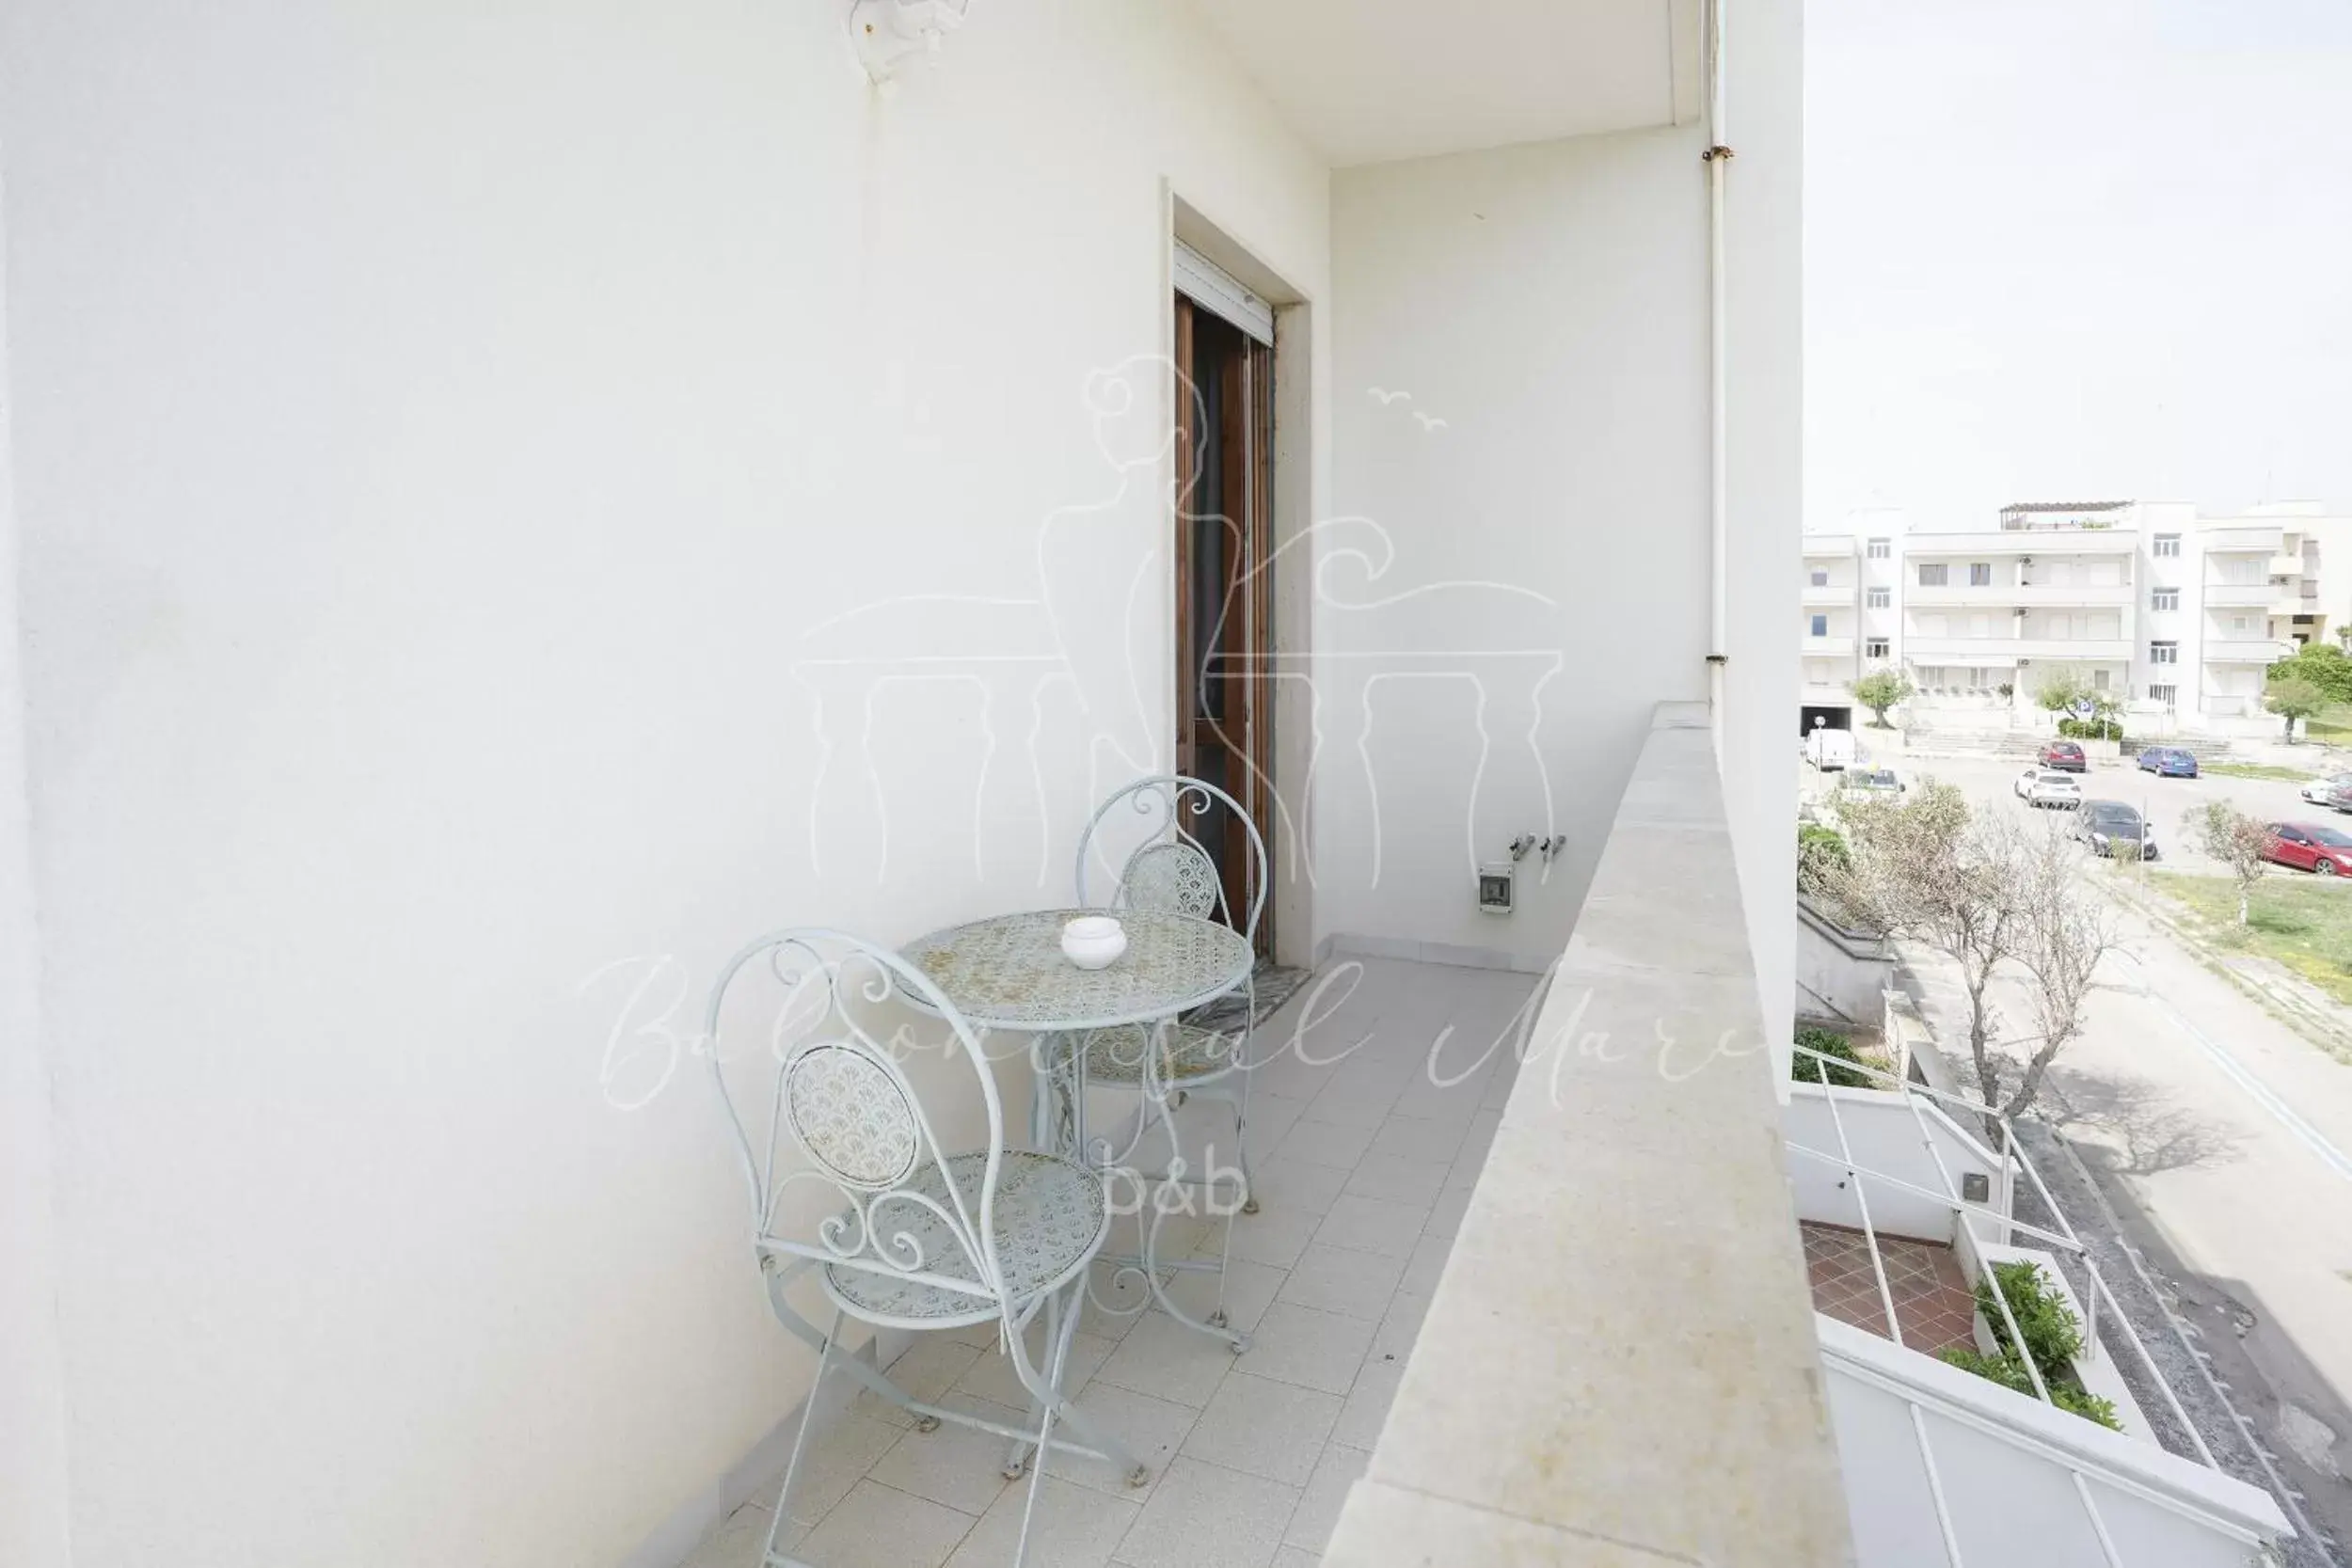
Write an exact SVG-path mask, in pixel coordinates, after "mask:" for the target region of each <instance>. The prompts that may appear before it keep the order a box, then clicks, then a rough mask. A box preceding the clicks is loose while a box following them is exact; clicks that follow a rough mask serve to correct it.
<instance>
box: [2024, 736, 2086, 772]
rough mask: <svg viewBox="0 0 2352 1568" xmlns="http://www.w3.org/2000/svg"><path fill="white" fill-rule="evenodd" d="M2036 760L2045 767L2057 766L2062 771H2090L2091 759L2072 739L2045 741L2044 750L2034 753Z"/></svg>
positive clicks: (2043, 743)
mask: <svg viewBox="0 0 2352 1568" xmlns="http://www.w3.org/2000/svg"><path fill="white" fill-rule="evenodd" d="M2034 760H2035V761H2036V762H2039V763H2040V764H2042V767H2044V768H2057V769H2058V771H2059V772H2061V773H2088V772H2090V758H2088V757H2086V756H2084V755H2083V749H2082V748H2081V747H2080V746H2077V745H2075V744H2074V742H2073V741H2071V740H2045V741H2043V742H2042V750H2040V751H2039V752H2035V753H2034Z"/></svg>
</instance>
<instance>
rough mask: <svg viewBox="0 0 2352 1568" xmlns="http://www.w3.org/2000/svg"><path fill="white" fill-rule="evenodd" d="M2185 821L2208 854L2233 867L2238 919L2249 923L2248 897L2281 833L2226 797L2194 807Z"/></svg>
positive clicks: (2266, 864) (2260, 878) (2232, 874)
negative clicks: (2235, 881) (2235, 880)
mask: <svg viewBox="0 0 2352 1568" xmlns="http://www.w3.org/2000/svg"><path fill="white" fill-rule="evenodd" d="M2182 825H2183V826H2184V827H2185V828H2186V829H2187V830H2188V832H2189V834H2190V836H2192V837H2193V838H2195V839H2196V840H2197V843H2198V846H2199V847H2201V848H2202V849H2203V850H2204V851H2205V853H2206V854H2208V855H2211V856H2212V857H2213V858H2214V859H2215V860H2217V861H2219V862H2220V863H2222V864H2224V865H2226V866H2228V867H2229V868H2230V875H2231V876H2233V877H2234V878H2236V879H2237V923H2238V924H2239V925H2241V926H2243V925H2245V924H2246V912H2247V900H2248V898H2249V896H2250V895H2252V893H2253V891H2254V884H2255V883H2256V882H2259V881H2261V880H2262V878H2263V871H2264V869H2265V867H2266V866H2268V865H2269V863H2270V855H2271V851H2272V850H2273V849H2274V848H2275V847H2277V842H2278V835H2276V834H2275V833H2273V832H2271V831H2270V829H2269V827H2268V825H2267V824H2265V823H2263V822H2259V821H2257V820H2255V819H2254V818H2253V817H2250V816H2247V815H2246V814H2245V813H2244V812H2242V811H2240V810H2238V809H2237V808H2236V807H2235V806H2233V805H2232V804H2230V802H2229V801H2227V800H2213V801H2209V802H2207V803H2206V804H2204V805H2201V806H2199V807H2197V808H2196V809H2195V810H2193V811H2191V812H2190V813H2189V814H2188V815H2187V816H2185V817H2184V818H2183V819H2182Z"/></svg>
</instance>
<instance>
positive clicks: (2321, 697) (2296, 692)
mask: <svg viewBox="0 0 2352 1568" xmlns="http://www.w3.org/2000/svg"><path fill="white" fill-rule="evenodd" d="M2272 668H2273V669H2274V670H2275V669H2284V668H2285V663H2284V662H2283V661H2282V662H2281V663H2280V664H2278V665H2274V666H2273V667H2272ZM2263 706H2265V707H2266V708H2268V709H2269V710H2270V711H2271V712H2273V713H2275V714H2277V715H2278V716H2279V717H2280V718H2281V719H2283V720H2285V721H2286V724H2287V741H2288V743H2289V744H2290V745H2291V744H2293V743H2294V740H2295V721H2296V720H2297V719H2309V718H2310V717H2311V716H2312V714H2314V713H2318V712H2320V711H2322V710H2323V709H2325V708H2326V707H2327V706H2328V693H2327V692H2325V691H2322V690H2321V689H2319V687H2318V686H2317V685H2316V684H2315V683H2313V682H2312V681H2308V680H2305V679H2304V678H2303V677H2302V676H2300V675H2283V676H2281V675H2278V674H2273V675H2272V676H2271V677H2270V685H2269V686H2268V687H2267V688H2266V689H2265V690H2264V692H2263Z"/></svg>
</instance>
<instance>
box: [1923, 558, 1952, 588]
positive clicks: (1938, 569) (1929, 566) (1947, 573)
mask: <svg viewBox="0 0 2352 1568" xmlns="http://www.w3.org/2000/svg"><path fill="white" fill-rule="evenodd" d="M1951 576H1952V574H1951V569H1950V568H1949V567H1947V565H1945V563H1944V562H1941V561H1922V562H1919V586H1920V587H1922V588H1941V587H1943V586H1944V585H1945V584H1946V583H1947V582H1949V581H1950V580H1951Z"/></svg>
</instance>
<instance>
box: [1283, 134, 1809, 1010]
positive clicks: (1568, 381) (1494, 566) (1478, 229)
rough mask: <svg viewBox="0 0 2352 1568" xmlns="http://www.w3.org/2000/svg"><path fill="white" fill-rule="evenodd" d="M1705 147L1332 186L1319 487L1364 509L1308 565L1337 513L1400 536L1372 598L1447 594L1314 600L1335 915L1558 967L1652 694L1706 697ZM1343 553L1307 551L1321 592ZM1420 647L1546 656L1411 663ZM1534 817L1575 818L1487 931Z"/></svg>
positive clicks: (1590, 143) (1323, 838)
mask: <svg viewBox="0 0 2352 1568" xmlns="http://www.w3.org/2000/svg"><path fill="white" fill-rule="evenodd" d="M1706 145H1707V142H1706V137H1705V135H1704V134H1703V132H1702V131H1701V130H1700V129H1699V128H1698V127H1695V126H1693V127H1690V128H1688V129H1684V130H1668V131H1656V132H1646V133H1639V134H1631V135H1614V136H1593V137H1582V138H1578V139H1575V140H1571V141H1564V142H1553V143H1549V144H1544V145H1539V146H1533V147H1517V148H1509V149H1503V150H1496V151H1489V152H1477V153H1466V154H1461V155H1457V156H1453V157H1444V158H1431V159H1423V160H1418V161H1414V162H1408V163H1401V164H1389V165H1381V166H1373V167H1364V168H1351V169H1344V170H1341V171H1339V172H1338V173H1336V174H1334V176H1333V177H1332V202H1331V227H1332V240H1331V244H1332V277H1333V285H1334V293H1335V295H1336V299H1337V309H1336V313H1335V325H1334V328H1333V331H1334V337H1333V344H1332V369H1333V382H1334V385H1335V386H1336V387H1337V388H1339V392H1338V394H1337V396H1336V397H1335V398H1334V400H1333V422H1332V473H1333V485H1334V489H1333V502H1334V511H1335V513H1336V515H1338V516H1339V517H1340V518H1343V519H1360V522H1356V521H1351V522H1349V523H1347V524H1346V525H1345V526H1344V529H1343V530H1335V531H1333V532H1332V534H1331V536H1330V540H1329V543H1328V544H1327V546H1326V549H1327V553H1328V551H1330V550H1331V549H1334V548H1338V547H1341V546H1346V545H1349V544H1352V543H1358V542H1359V541H1357V540H1355V539H1353V538H1352V537H1351V533H1350V531H1357V532H1360V533H1362V534H1363V535H1364V539H1363V541H1362V542H1363V543H1366V544H1367V545H1369V544H1370V543H1371V542H1373V541H1377V542H1378V544H1379V545H1380V546H1381V547H1383V548H1387V549H1391V550H1392V551H1393V554H1394V559H1395V561H1396V563H1397V564H1396V567H1395V568H1394V570H1393V571H1392V572H1391V578H1395V579H1402V580H1401V581H1398V582H1397V583H1396V585H1395V586H1394V587H1389V586H1386V585H1383V584H1377V583H1374V584H1368V585H1367V587H1368V589H1369V593H1368V594H1367V595H1366V596H1369V595H1370V594H1371V593H1378V594H1387V593H1396V592H1401V591H1406V590H1410V589H1413V588H1416V587H1419V586H1421V585H1422V584H1423V583H1425V582H1428V581H1431V580H1433V579H1435V580H1444V579H1452V580H1454V581H1455V582H1458V583H1461V584H1463V585H1464V586H1462V587H1460V588H1458V589H1451V590H1449V591H1448V592H1446V593H1444V594H1428V595H1425V596H1424V597H1423V598H1422V600H1421V601H1419V602H1418V603H1415V604H1408V605H1406V606H1404V607H1401V610H1400V611H1398V612H1394V613H1391V614H1390V615H1387V616H1384V617H1373V616H1365V615H1359V614H1355V613H1351V612H1349V611H1348V610H1345V609H1344V608H1343V607H1342V606H1341V605H1339V604H1338V603H1335V601H1336V600H1338V599H1339V598H1341V596H1342V595H1341V594H1338V593H1327V594H1324V595H1322V596H1321V598H1320V600H1319V602H1318V604H1317V606H1316V611H1315V615H1316V619H1315V632H1316V637H1317V640H1318V646H1319V652H1320V654H1321V655H1322V656H1324V658H1325V660H1327V662H1323V663H1321V664H1320V666H1319V670H1318V677H1319V678H1318V691H1317V697H1318V701H1319V702H1320V703H1321V705H1322V707H1323V711H1324V712H1325V713H1326V714H1327V715H1328V716H1329V717H1328V718H1327V720H1326V723H1327V725H1339V726H1345V725H1347V724H1348V723H1349V722H1350V720H1349V717H1348V716H1349V715H1350V714H1352V713H1358V712H1367V711H1368V720H1367V721H1368V723H1369V726H1370V727H1369V735H1368V756H1369V762H1370V771H1371V774H1372V777H1373V778H1374V779H1376V781H1377V789H1376V790H1375V788H1373V787H1372V784H1371V783H1370V782H1369V781H1366V780H1364V779H1362V777H1361V775H1360V773H1357V772H1347V773H1344V774H1343V770H1342V769H1341V768H1338V767H1336V766H1333V767H1331V768H1327V771H1326V773H1325V774H1324V775H1323V776H1324V777H1325V778H1327V779H1328V781H1329V783H1328V784H1327V786H1326V787H1325V788H1324V789H1322V790H1321V791H1319V794H1318V800H1317V807H1318V810H1319V811H1320V812H1321V813H1322V817H1321V822H1320V825H1319V834H1318V839H1317V861H1318V886H1317V890H1316V891H1317V913H1318V923H1319V924H1320V925H1321V926H1322V927H1323V928H1324V929H1325V930H1327V931H1330V932H1336V933H1339V934H1340V935H1341V936H1342V937H1343V938H1346V937H1351V936H1358V935H1362V936H1371V937H1375V938H1385V939H1396V940H1420V941H1434V942H1451V943H1455V944H1459V945H1463V946H1473V947H1486V948H1502V949H1506V950H1508V951H1509V952H1510V953H1512V954H1514V955H1517V956H1518V957H1519V958H1522V959H1523V960H1524V961H1526V962H1528V963H1529V964H1531V965H1541V964H1544V963H1547V962H1549V961H1550V959H1551V958H1554V957H1556V956H1557V955H1558V954H1559V952H1560V950H1561V948H1562V947H1564V946H1565V945H1566V942H1567V938H1568V930H1569V927H1570V925H1571V923H1572V922H1573V920H1574V917H1575V913H1576V909H1577V902H1578V899H1579V897H1580V896H1581V894H1582V891H1583V888H1584V885H1585V883H1586V881H1587V880H1588V879H1589V878H1590V877H1591V875H1592V870H1593V866H1594V864H1595V863H1596V861H1597V857H1598V855H1599V853H1600V847H1601V841H1602V837H1603V834H1604V833H1605V832H1606V829H1607V826H1608V823H1609V820H1610V806H1611V803H1612V802H1613V800H1615V799H1616V796H1617V793H1618V791H1619V790H1620V789H1621V788H1622V787H1623V786H1624V783H1625V773H1626V769H1627V768H1628V767H1629V766H1630V764H1631V761H1632V757H1633V752H1634V749H1635V747H1636V746H1638V744H1639V742H1640V738H1641V736H1642V735H1643V734H1644V732H1645V729H1646V727H1647V725H1648V722H1649V716H1650V712H1651V709H1652V708H1653V707H1654V706H1655V705H1657V704H1658V703H1659V702H1661V701H1668V700H1693V699H1698V698H1702V697H1704V696H1705V694H1706V674H1705V665H1704V662H1703V659H1704V656H1705V654H1706V652H1707V647H1706V642H1707V630H1708V628H1707V591H1706V582H1707V538H1708V534H1707V319H1706V314H1705V309H1704V303H1705V299H1706V277H1707V275H1706V264H1707V252H1706V229H1705V223H1706V215H1707V214H1706V210H1705V207H1704V205H1703V203H1702V202H1701V201H1700V200H1699V199H1698V198H1697V193H1694V191H1693V190H1692V182H1691V180H1690V169H1691V167H1692V164H1693V163H1694V162H1695V160H1696V159H1697V157H1698V154H1699V151H1700V150H1702V149H1703V148H1705V147H1706ZM1693 302H1697V304H1698V307H1699V308H1698V309H1693V308H1692V306H1693ZM1374 387H1377V388H1383V389H1387V390H1391V391H1394V390H1403V391H1406V392H1408V393H1409V394H1410V402H1409V404H1406V403H1398V404H1384V403H1382V402H1380V401H1379V400H1377V399H1375V398H1374V397H1372V396H1370V395H1368V393H1367V390H1366V388H1374ZM1416 413H1425V414H1428V415H1431V416H1435V417H1438V418H1441V419H1443V420H1445V421H1446V422H1445V425H1444V427H1443V428H1442V429H1434V430H1426V429H1423V428H1422V427H1421V425H1420V423H1419V421H1417V420H1415V419H1414V417H1413V416H1414V415H1415V414H1416ZM1634 518H1638V519H1639V520H1640V526H1639V527H1638V528H1629V527H1626V526H1625V524H1626V522H1627V520H1628V519H1634ZM1785 548H1786V553H1785V554H1784V556H1783V557H1782V561H1781V564H1780V566H1779V569H1778V570H1777V571H1776V572H1774V573H1773V574H1772V576H1771V577H1769V578H1760V579H1759V580H1763V581H1770V582H1773V583H1779V584H1787V583H1788V582H1789V581H1790V579H1791V577H1792V576H1793V575H1794V573H1795V571H1796V568H1797V561H1796V559H1795V556H1796V536H1795V534H1794V532H1793V531H1791V532H1790V534H1789V535H1788V539H1787V541H1786V546H1785ZM1349 569H1350V563H1349V562H1327V564H1326V566H1325V567H1324V571H1325V572H1326V574H1327V576H1328V577H1329V578H1330V579H1331V580H1332V581H1333V582H1334V583H1335V584H1340V583H1344V582H1346V581H1347V580H1348V579H1347V578H1345V577H1343V576H1341V575H1340V574H1342V573H1344V572H1347V571H1349ZM1354 575H1355V577H1356V578H1359V579H1360V578H1361V574H1360V573H1355V574H1354ZM1787 592H1788V590H1787V589H1786V588H1785V587H1784V588H1783V589H1782V590H1781V593H1782V594H1784V595H1785V594H1787ZM1759 596H1762V595H1759ZM1779 603H1780V606H1781V608H1780V610H1779V611H1778V613H1777V614H1775V615H1774V616H1773V617H1772V620H1773V623H1774V626H1775V630H1776V631H1777V633H1778V635H1777V637H1776V639H1775V643H1774V650H1773V651H1774V652H1776V653H1777V654H1778V656H1779V657H1780V658H1781V659H1782V660H1784V661H1788V660H1789V658H1790V652H1791V651H1790V650H1789V648H1788V633H1787V627H1788V604H1789V600H1788V597H1782V598H1781V599H1780V600H1779ZM1422 645H1428V646H1435V647H1443V648H1470V649H1486V648H1494V649H1497V650H1508V649H1513V648H1525V649H1532V650H1555V651H1556V650H1562V649H1565V664H1564V665H1563V666H1562V667H1561V668H1560V669H1559V671H1558V673H1556V674H1553V673H1549V671H1550V668H1551V665H1552V664H1553V663H1557V662H1558V655H1557V653H1556V652H1554V653H1553V654H1552V655H1551V656H1550V657H1549V658H1546V657H1535V658H1531V659H1527V660H1524V661H1519V662H1516V663H1515V662H1514V661H1512V660H1510V659H1507V658H1502V657H1498V658H1495V659H1493V660H1491V661H1486V662H1484V663H1478V664H1475V665H1470V667H1469V668H1467V669H1466V671H1465V673H1463V674H1460V675H1449V674H1446V673H1428V674H1422V673H1416V671H1417V669H1418V668H1419V661H1418V660H1417V659H1416V657H1414V653H1413V650H1414V649H1415V648H1416V647H1419V646H1422ZM1467 662H1468V661H1466V664H1467ZM1784 667H1785V668H1788V672H1789V675H1790V677H1791V678H1792V680H1793V675H1794V668H1793V664H1788V663H1785V665H1784ZM1594 671H1607V672H1608V676H1607V678H1605V679H1594V678H1591V675H1590V673H1591V672H1594ZM1784 689H1785V688H1784ZM1782 727H1783V728H1785V727H1786V725H1785V723H1783V725H1782ZM1531 734H1532V736H1533V739H1534V744H1533V746H1532V747H1531V746H1530V745H1528V744H1527V743H1526V741H1525V740H1524V739H1522V737H1523V736H1529V735H1531ZM1349 738H1350V737H1349V736H1348V735H1347V734H1346V733H1345V732H1344V729H1341V730H1336V731H1334V733H1333V734H1332V735H1331V736H1328V737H1327V739H1326V741H1325V749H1326V752H1327V754H1328V755H1330V756H1332V757H1334V758H1339V757H1343V756H1345V755H1346V754H1347V752H1349V751H1351V750H1352V747H1351V746H1350V745H1349V744H1348V741H1349ZM1539 762H1540V764H1541V767H1540V768H1539V767H1538V766H1537V764H1538V763H1539ZM1547 770H1548V771H1549V784H1550V789H1551V792H1552V796H1553V799H1554V801H1555V805H1554V812H1555V813H1556V815H1555V816H1554V817H1553V825H1552V826H1549V827H1547V824H1546V820H1545V807H1544V784H1545V772H1546V771H1547ZM1520 832H1534V833H1542V832H1565V833H1566V834H1567V835H1568V844H1567V847H1566V849H1565V851H1564V852H1563V854H1562V855H1561V857H1560V859H1559V861H1558V862H1557V863H1555V865H1554V867H1553V870H1552V874H1551V877H1550V879H1549V882H1548V883H1544V884H1541V885H1538V884H1537V883H1536V879H1533V878H1529V879H1525V880H1526V882H1527V884H1528V885H1527V886H1525V888H1524V889H1523V891H1522V892H1521V894H1520V896H1519V900H1518V906H1519V907H1518V911H1516V912H1515V913H1514V914H1512V915H1511V916H1510V917H1509V919H1508V920H1507V921H1505V920H1498V919H1497V918H1495V917H1494V916H1491V915H1486V914H1482V913H1480V912H1479V911H1478V909H1477V907H1476V901H1475V898H1474V896H1473V895H1474V893H1475V886H1474V881H1473V868H1472V860H1473V856H1474V855H1477V856H1483V857H1484V858H1486V859H1495V858H1500V856H1501V854H1502V850H1503V849H1504V847H1505V846H1507V845H1508V844H1509V842H1510V841H1511V839H1512V838H1513V837H1514V836H1516V835H1517V834H1518V833H1520ZM1783 836H1786V835H1783Z"/></svg>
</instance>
